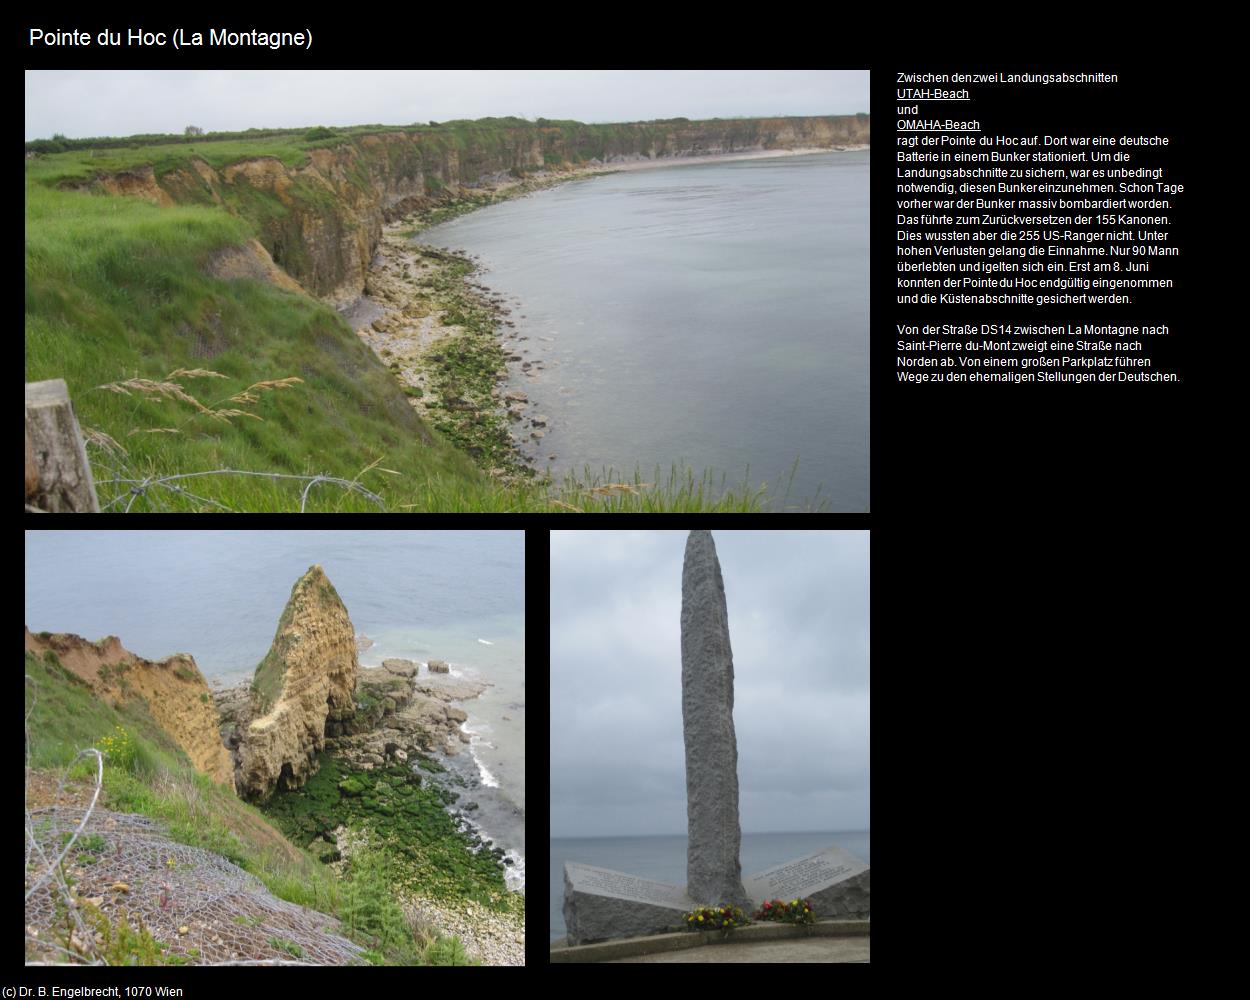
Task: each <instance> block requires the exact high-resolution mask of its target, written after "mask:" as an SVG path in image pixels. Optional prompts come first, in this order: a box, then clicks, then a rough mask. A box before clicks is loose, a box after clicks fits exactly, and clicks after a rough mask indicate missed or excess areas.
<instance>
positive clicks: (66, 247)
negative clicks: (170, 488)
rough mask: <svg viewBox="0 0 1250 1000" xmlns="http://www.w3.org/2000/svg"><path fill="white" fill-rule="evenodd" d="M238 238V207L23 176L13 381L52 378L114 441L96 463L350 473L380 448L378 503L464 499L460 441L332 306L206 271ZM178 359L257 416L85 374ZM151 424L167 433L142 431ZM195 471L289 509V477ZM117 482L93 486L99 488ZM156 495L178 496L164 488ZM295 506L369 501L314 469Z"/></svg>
mask: <svg viewBox="0 0 1250 1000" xmlns="http://www.w3.org/2000/svg"><path fill="white" fill-rule="evenodd" d="M251 236H252V231H251V228H250V226H249V224H248V223H247V222H246V221H245V220H243V219H241V218H239V217H237V216H232V215H229V214H227V213H225V212H222V211H220V210H218V209H214V208H207V207H199V206H179V207H174V208H158V207H156V206H153V205H150V204H148V203H146V202H144V201H141V200H138V199H133V198H113V197H106V196H93V195H90V194H86V193H82V192H75V191H61V190H56V189H53V188H48V187H44V186H42V185H39V184H37V183H32V182H30V181H28V182H27V186H26V380H27V381H36V380H41V379H49V378H64V379H65V381H66V382H67V383H68V385H69V390H70V397H71V399H72V400H73V401H74V406H75V409H76V411H77V413H78V417H79V420H80V422H81V423H82V424H83V425H84V426H85V427H87V428H92V429H94V430H98V431H101V432H103V433H105V434H107V435H109V436H110V437H111V438H112V439H113V440H115V441H116V442H117V443H118V444H120V445H121V447H122V448H124V449H125V451H126V452H127V454H126V455H120V454H117V453H112V454H109V453H107V449H105V450H96V449H95V447H94V446H92V448H91V449H90V450H91V454H92V461H93V467H95V471H96V476H97V478H98V479H102V480H107V479H108V478H109V470H114V471H116V472H117V473H119V474H122V475H124V476H125V477H127V478H142V477H145V476H149V475H169V474H174V473H186V472H206V471H211V470H215V469H223V468H229V469H243V470H250V471H257V472H275V473H291V474H322V473H324V474H329V475H333V476H338V477H342V478H344V479H349V480H350V479H352V478H353V477H354V476H355V475H357V473H359V472H360V470H362V469H363V468H365V467H366V466H368V465H369V464H370V463H372V462H374V461H375V460H378V459H380V460H381V466H384V467H385V468H387V469H390V470H393V472H394V473H398V475H392V474H391V473H385V472H381V471H378V470H376V469H375V470H373V471H371V472H370V473H368V474H367V475H366V476H365V478H364V480H363V484H364V485H365V486H367V487H369V488H370V489H373V490H382V491H384V492H385V494H386V498H387V503H388V506H389V507H398V506H399V505H401V504H404V503H417V504H423V502H424V501H425V500H426V499H428V498H430V497H438V498H440V499H441V500H442V501H443V502H446V503H450V504H456V503H457V501H459V502H460V503H465V504H470V505H472V504H473V503H474V502H477V501H478V500H479V498H480V497H481V495H482V493H483V492H484V491H487V492H489V491H491V489H492V487H491V485H490V483H489V482H488V481H487V480H486V479H485V477H484V476H483V475H482V474H481V473H480V472H479V471H478V470H476V469H475V468H474V467H473V465H472V463H471V462H470V461H469V459H468V458H467V457H465V456H464V455H462V454H460V453H459V452H457V451H455V450H453V449H452V448H451V447H450V446H448V445H447V444H446V443H444V442H443V441H441V440H440V439H439V438H438V437H437V436H436V435H435V434H433V433H432V432H431V431H430V430H429V429H428V428H427V427H425V426H424V424H423V423H422V422H421V421H420V420H419V419H418V417H417V416H416V414H415V413H414V412H413V411H412V408H411V407H410V406H409V405H408V403H407V402H406V399H405V397H404V395H403V392H402V391H401V389H400V388H399V386H398V384H397V383H396V382H395V380H394V379H393V378H392V377H391V376H390V374H389V373H388V372H387V370H386V369H385V367H383V366H382V364H381V363H380V362H378V361H377V359H376V358H375V357H374V356H373V354H372V353H371V352H370V351H369V350H368V348H366V347H365V346H364V345H363V344H361V343H360V342H359V340H358V339H357V338H356V336H355V334H353V333H352V331H351V330H350V329H349V328H348V327H347V325H346V324H345V323H344V322H343V321H342V320H341V319H340V318H339V317H338V316H337V315H336V314H335V313H334V312H333V310H331V309H329V308H328V307H325V306H322V305H320V304H318V303H317V302H315V301H314V300H312V299H310V298H308V297H307V296H304V295H300V294H298V293H292V292H288V291H284V290H281V289H278V288H275V287H273V286H271V285H269V284H267V283H265V282H261V281H256V280H250V279H241V280H232V281H221V280H217V279H214V278H210V277H208V276H207V275H206V274H205V273H204V271H203V270H202V268H203V266H204V263H205V262H206V260H207V259H208V257H209V256H210V255H211V254H212V253H213V252H214V251H216V250H218V249H220V248H222V247H224V246H229V245H232V244H239V243H242V242H244V241H246V240H247V239H248V238H250V237H251ZM176 369H200V370H211V371H214V372H218V373H221V374H223V375H225V376H227V378H226V379H217V378H208V377H204V378H200V379H182V380H181V382H182V384H183V385H184V386H186V389H187V390H188V392H189V393H190V394H191V395H193V396H195V397H196V398H198V399H200V400H201V401H202V402H204V403H206V404H214V403H215V404H218V405H217V406H216V407H214V408H216V409H242V410H247V411H250V412H253V413H254V414H255V416H256V417H259V418H260V419H255V418H251V417H242V416H235V417H232V418H228V422H226V421H222V420H218V419H213V418H212V417H210V416H207V415H205V414H203V413H200V412H197V410H196V409H195V408H194V407H193V406H191V405H190V404H187V403H184V402H181V401H178V400H176V399H171V398H167V397H163V396H160V395H151V394H148V395H145V394H142V393H134V392H132V393H131V394H130V395H122V394H119V393H116V392H110V391H106V390H101V389H98V388H96V387H97V386H99V385H101V384H104V383H113V382H119V381H123V380H127V379H131V378H134V377H139V378H146V379H151V380H160V379H162V378H163V377H164V376H166V375H168V374H169V373H171V372H173V371H175V370H176ZM289 377H296V378H299V379H302V380H303V381H302V383H301V384H298V385H292V386H291V387H290V388H286V389H281V390H278V389H274V390H270V391H260V392H257V393H255V395H257V397H258V398H257V401H256V402H255V403H254V404H252V405H247V404H238V403H232V402H230V401H229V397H231V396H232V395H235V394H237V393H238V392H239V391H240V390H243V389H245V388H246V387H248V386H250V385H253V384H254V383H258V382H263V381H270V380H276V379H283V378H289ZM157 428H166V429H170V430H172V431H174V432H175V433H170V432H169V431H167V430H162V431H160V432H158V433H147V432H151V431H154V430H155V429H157ZM194 482H195V483H196V484H198V485H196V486H194V487H192V488H193V489H195V491H196V492H198V493H201V494H204V495H206V496H209V497H212V498H213V499H215V500H217V501H219V502H220V503H224V504H225V505H227V506H229V507H231V508H233V509H248V510H290V509H294V508H295V507H297V506H298V499H299V495H300V490H301V489H302V486H303V484H302V483H297V482H294V481H285V482H272V481H269V480H265V479H257V478H245V477H239V476H226V477H212V478H211V482H210V481H208V480H196V481H194ZM188 485H190V483H188ZM114 492H115V491H114V490H112V489H110V487H109V486H107V485H104V486H102V487H101V488H100V493H101V496H102V498H107V497H110V496H112V495H113V494H114ZM160 496H162V494H158V493H153V494H152V495H151V496H150V497H146V496H145V497H144V498H142V499H141V501H140V504H141V505H142V504H146V503H149V502H153V501H154V500H155V499H156V498H157V497H160ZM163 502H165V503H166V504H170V505H173V506H178V507H179V509H187V508H188V503H189V502H187V501H181V500H179V499H178V498H177V497H175V496H173V495H172V494H169V493H164V494H163ZM190 507H191V509H195V505H194V503H190ZM309 509H310V510H313V509H320V510H326V509H330V510H340V509H341V510H357V509H360V510H366V509H374V508H373V506H372V505H371V504H370V503H369V502H368V501H367V500H366V499H365V498H363V497H360V496H357V495H354V494H352V495H348V494H345V493H344V492H343V491H342V490H340V489H337V488H334V487H330V486H325V485H323V486H320V487H318V489H317V490H315V491H313V492H312V493H311V494H310V501H309Z"/></svg>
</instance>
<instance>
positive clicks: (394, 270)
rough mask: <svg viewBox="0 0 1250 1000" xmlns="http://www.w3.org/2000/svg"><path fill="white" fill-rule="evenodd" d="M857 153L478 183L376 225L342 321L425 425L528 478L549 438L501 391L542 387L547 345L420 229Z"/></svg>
mask: <svg viewBox="0 0 1250 1000" xmlns="http://www.w3.org/2000/svg"><path fill="white" fill-rule="evenodd" d="M866 148H868V147H866V146H837V147H832V148H803V149H793V150H748V151H744V152H740V153H723V154H718V155H708V156H685V157H682V156H675V157H664V158H660V159H652V158H649V157H645V156H641V155H638V156H633V157H625V156H617V157H612V158H610V159H609V160H608V161H606V162H600V161H597V160H596V161H591V162H590V163H588V164H587V165H586V166H582V167H570V168H566V169H564V170H560V171H546V170H544V171H539V172H537V173H534V174H530V175H528V176H527V177H525V178H523V179H518V178H515V177H512V176H511V175H509V174H500V175H496V176H493V177H489V178H485V179H484V180H483V182H482V183H481V184H479V185H478V186H477V187H475V188H464V189H462V191H461V194H460V196H459V197H458V198H455V199H452V200H450V201H446V202H443V203H441V204H438V205H435V206H434V207H432V208H425V209H422V210H420V211H418V212H416V213H414V214H411V215H407V216H405V217H403V218H401V219H398V220H396V221H394V222H391V223H389V224H387V225H386V226H384V227H383V230H382V239H381V242H380V243H379V245H378V248H377V251H376V253H375V255H374V258H373V263H372V265H371V267H370V269H369V274H368V278H367V281H366V284H365V293H364V296H362V297H361V298H360V299H358V300H357V301H356V302H354V303H352V304H351V306H349V307H348V308H346V309H344V310H342V311H341V312H342V314H343V316H344V318H345V319H348V320H349V321H350V322H351V324H352V326H353V328H354V329H355V331H356V335H357V336H358V337H359V338H360V339H361V340H362V341H364V343H365V344H367V345H368V346H369V348H370V349H371V350H372V351H373V352H374V353H375V354H376V355H377V356H378V358H379V359H380V360H381V361H382V362H383V363H384V364H386V365H387V366H388V367H389V368H390V370H391V372H392V374H394V376H395V378H396V379H397V380H398V381H399V383H400V385H401V386H402V387H403V389H404V392H405V394H406V395H407V396H408V402H409V404H410V405H411V406H412V407H413V408H414V409H416V410H417V411H418V412H419V413H420V414H421V416H422V417H423V418H424V419H425V420H426V421H427V422H429V423H430V424H432V425H433V426H434V427H435V428H437V429H438V430H439V431H440V432H441V433H443V434H444V435H445V436H447V437H448V438H450V439H451V440H452V441H453V442H454V443H455V444H456V445H457V446H458V447H460V448H461V449H462V450H463V451H465V452H467V453H468V455H469V456H470V457H471V458H473V459H474V461H475V462H477V464H478V465H479V466H481V468H482V469H483V470H484V471H486V472H487V474H489V475H491V476H492V477H495V478H497V479H500V480H501V481H504V482H508V481H509V480H515V479H528V478H530V477H532V476H533V475H535V470H536V469H537V468H539V467H541V465H542V462H543V461H544V460H545V461H548V462H551V461H555V460H556V459H557V458H559V455H557V454H555V453H549V452H548V449H545V448H544V447H543V439H544V438H545V437H546V435H547V434H548V433H549V432H550V429H551V428H550V421H549V419H548V417H547V416H546V415H545V414H542V413H539V412H537V408H536V406H535V405H534V403H533V401H532V400H531V399H530V398H529V394H528V392H526V390H525V389H506V388H505V384H506V383H507V382H508V381H509V379H510V378H511V380H512V381H515V382H520V383H521V384H524V383H525V382H526V381H527V380H535V379H540V378H541V377H542V375H543V374H545V373H546V372H547V371H548V370H549V365H548V363H547V361H546V360H544V359H543V357H542V352H543V351H544V350H546V349H547V345H546V344H545V343H540V342H539V341H541V340H543V339H544V338H538V340H536V341H531V340H530V337H529V336H528V335H525V334H520V333H519V332H518V331H517V329H516V325H515V323H513V321H512V320H510V319H509V318H508V317H509V316H510V315H511V312H512V309H511V307H510V306H509V305H508V303H507V300H506V299H505V298H504V297H503V296H502V295H500V294H498V293H497V292H494V291H492V290H491V289H490V288H489V287H487V286H486V285H484V284H482V283H481V282H480V280H479V279H480V275H481V273H482V272H481V268H480V265H479V262H478V260H479V259H478V258H477V257H475V256H471V255H465V254H461V253H457V252H454V251H448V250H442V249H439V248H437V247H433V246H429V245H426V244H421V243H417V242H415V241H414V238H415V237H416V236H418V235H419V234H420V232H421V231H423V230H424V229H427V228H429V227H431V226H434V225H437V224H439V223H441V222H446V221H447V220H449V219H451V218H455V217H456V216H459V215H463V214H466V213H468V212H471V211H475V210H476V209H478V208H483V207H486V206H488V205H493V204H498V203H500V202H503V201H508V200H510V199H513V198H517V197H522V196H524V195H527V194H530V193H533V192H535V191H539V190H543V189H545V188H550V187H554V186H557V185H560V184H564V183H567V182H569V181H572V180H579V179H583V178H587V177H595V176H602V175H604V174H609V173H615V172H617V171H622V170H645V169H661V168H667V167H680V166H695V165H700V164H708V163H723V162H728V161H732V160H753V159H767V158H773V157H781V156H803V155H811V154H816V153H830V152H850V151H855V150H860V149H866ZM513 305H519V302H516V301H514V302H513ZM521 318H522V319H524V318H525V317H524V315H522V316H521ZM558 363H559V362H552V364H553V365H554V364H558ZM548 478H550V476H549V474H548Z"/></svg>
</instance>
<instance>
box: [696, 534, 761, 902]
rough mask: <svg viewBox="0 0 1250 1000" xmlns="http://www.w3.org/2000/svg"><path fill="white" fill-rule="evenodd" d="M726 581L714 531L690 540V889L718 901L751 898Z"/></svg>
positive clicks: (702, 897)
mask: <svg viewBox="0 0 1250 1000" xmlns="http://www.w3.org/2000/svg"><path fill="white" fill-rule="evenodd" d="M733 707H734V665H733V652H732V651H731V649H730V647H729V615H728V613H727V611H726V608H725V584H724V582H723V581H722V580H721V575H720V561H719V560H718V559H717V558H716V545H715V543H714V542H713V541H712V533H711V532H710V531H692V532H690V537H689V538H688V539H686V558H685V564H684V566H683V568H682V576H681V708H682V720H683V728H684V731H685V737H686V816H687V819H688V822H689V841H688V846H687V848H686V893H687V895H688V896H689V897H690V898H691V899H694V900H697V901H698V902H701V903H706V904H708V905H712V906H725V905H733V906H741V907H742V908H743V909H744V910H747V909H750V906H751V903H750V900H749V899H748V898H747V894H746V890H745V889H744V888H743V886H742V867H741V863H740V861H739V857H738V852H739V848H740V846H741V841H742V829H741V827H740V826H739V824H738V742H737V739H736V737H735V736H734V720H733Z"/></svg>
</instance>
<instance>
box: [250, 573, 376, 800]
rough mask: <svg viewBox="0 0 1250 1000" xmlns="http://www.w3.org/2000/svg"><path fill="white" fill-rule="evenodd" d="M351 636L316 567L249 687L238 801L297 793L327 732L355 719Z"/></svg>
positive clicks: (296, 593) (299, 586) (297, 590)
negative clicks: (285, 791) (249, 712)
mask: <svg viewBox="0 0 1250 1000" xmlns="http://www.w3.org/2000/svg"><path fill="white" fill-rule="evenodd" d="M359 669H360V664H359V661H358V660H357V658H356V632H355V629H354V628H352V622H351V619H350V618H349V617H348V616H347V608H345V607H344V606H343V602H342V600H340V598H339V595H338V593H337V592H336V591H335V589H334V587H333V585H332V584H331V583H330V581H329V579H327V577H326V575H325V573H324V572H323V571H322V569H321V567H320V566H313V567H312V568H311V569H309V570H308V572H307V573H305V574H304V575H303V576H302V577H300V578H299V580H297V581H296V583H295V587H294V588H293V589H292V590H291V598H290V600H289V601H287V605H286V608H285V609H284V610H283V612H282V618H281V619H280V620H279V622H278V631H277V634H275V635H274V637H273V645H271V646H270V647H269V652H268V653H267V654H266V656H265V658H264V659H263V660H262V661H261V663H260V666H258V667H257V668H256V677H255V679H254V680H253V681H252V691H251V699H252V704H251V710H252V721H251V723H250V724H249V725H248V727H247V730H246V732H245V733H244V734H243V739H242V743H241V745H240V747H239V764H238V768H239V769H238V776H237V778H238V789H239V793H240V794H241V795H245V796H247V797H249V798H253V799H266V798H268V797H269V796H270V795H272V794H273V791H274V789H275V788H278V787H281V788H298V787H300V786H301V785H303V784H304V782H306V781H307V780H308V778H309V776H310V775H311V774H312V773H313V758H314V756H315V755H316V754H317V752H318V751H320V750H321V749H323V748H324V747H325V739H326V728H327V724H329V725H330V726H331V728H334V727H335V726H336V725H341V724H342V723H343V722H345V721H346V720H348V719H350V717H351V716H352V715H353V714H355V700H354V697H353V696H354V693H355V690H356V674H357V671H358V670H359Z"/></svg>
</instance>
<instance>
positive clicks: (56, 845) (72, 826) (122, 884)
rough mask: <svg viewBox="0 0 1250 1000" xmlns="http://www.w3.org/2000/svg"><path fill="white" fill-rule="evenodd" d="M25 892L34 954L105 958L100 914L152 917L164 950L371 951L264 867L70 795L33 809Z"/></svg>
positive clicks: (208, 961) (261, 955)
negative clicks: (284, 891)
mask: <svg viewBox="0 0 1250 1000" xmlns="http://www.w3.org/2000/svg"><path fill="white" fill-rule="evenodd" d="M84 815H86V823H85V825H83V819H84ZM80 826H81V827H82V828H81V830H80V829H79V828H80ZM75 834H77V835H76V836H75ZM67 847H68V850H67ZM62 854H64V858H63V860H62V861H61V862H60V864H59V866H58V865H57V858H58V857H60V856H61V855H62ZM32 890H33V891H32ZM26 892H27V898H26V959H27V962H28V963H34V962H73V963H84V964H103V963H104V961H105V957H104V951H105V945H106V941H107V938H106V937H105V934H104V933H102V930H103V929H102V928H101V926H100V923H101V920H102V919H107V921H108V924H109V925H110V926H111V927H112V928H117V927H118V926H119V921H121V920H125V921H126V923H128V924H129V926H130V927H131V928H132V929H134V930H136V931H137V930H139V928H140V927H142V928H146V930H147V931H149V932H150V933H151V935H152V937H153V938H154V939H155V940H156V941H157V942H158V943H159V945H160V946H161V947H163V948H164V949H165V951H164V958H163V960H164V961H169V960H170V959H171V958H172V959H173V961H175V962H177V961H180V960H185V962H186V964H189V965H235V964H300V965H348V964H355V963H360V962H362V961H363V959H362V957H361V952H362V949H361V948H360V947H359V946H358V945H356V944H354V943H352V942H351V941H348V940H347V939H346V938H344V937H342V936H341V935H340V934H339V933H338V932H339V927H338V924H337V922H336V921H335V920H334V919H333V918H331V917H328V916H326V915H325V914H322V913H318V912H316V911H315V910H309V909H306V908H305V907H302V906H298V905H296V904H294V903H288V902H286V901H285V900H281V899H278V898H277V897H275V896H273V895H272V894H270V892H269V890H268V889H267V888H265V886H264V884H263V883H262V882H261V881H260V880H259V879H257V878H256V877H255V876H253V875H250V874H248V873H247V872H245V871H244V870H243V869H241V868H239V867H238V866H237V865H234V864H232V863H230V862H229V861H227V860H225V859H224V858H222V857H220V856H219V855H216V854H213V853H212V852H211V851H206V850H203V849H201V848H197V847H188V846H187V845H185V844H179V843H176V842H175V841H173V840H171V839H170V838H169V836H168V834H167V833H166V831H165V829H164V827H163V826H162V825H161V824H160V823H159V822H157V821H156V820H153V819H150V818H148V817H146V816H137V815H130V814H125V813H114V812H109V811H107V810H104V809H98V808H92V809H86V810H84V809H83V808H78V807H66V806H60V805H58V806H52V807H48V808H43V809H36V810H31V811H29V812H28V813H27V845H26ZM95 910H98V911H99V913H100V914H102V915H103V918H101V917H100V916H96V915H94V913H95ZM123 912H124V914H125V915H124V917H123ZM114 936H116V935H114ZM112 960H116V956H115V955H114V956H112Z"/></svg>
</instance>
